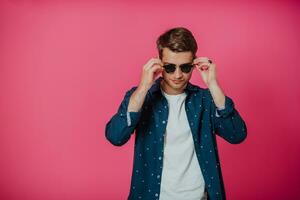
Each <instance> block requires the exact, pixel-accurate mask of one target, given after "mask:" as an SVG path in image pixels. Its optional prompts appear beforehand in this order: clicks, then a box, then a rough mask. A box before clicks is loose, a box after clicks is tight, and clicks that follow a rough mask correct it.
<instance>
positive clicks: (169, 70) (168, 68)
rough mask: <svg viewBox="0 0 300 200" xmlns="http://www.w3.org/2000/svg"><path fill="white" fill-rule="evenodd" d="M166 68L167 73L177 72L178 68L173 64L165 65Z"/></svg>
mask: <svg viewBox="0 0 300 200" xmlns="http://www.w3.org/2000/svg"><path fill="white" fill-rule="evenodd" d="M164 68H165V70H166V72H167V73H171V72H175V69H176V66H175V65H173V64H167V65H164Z"/></svg>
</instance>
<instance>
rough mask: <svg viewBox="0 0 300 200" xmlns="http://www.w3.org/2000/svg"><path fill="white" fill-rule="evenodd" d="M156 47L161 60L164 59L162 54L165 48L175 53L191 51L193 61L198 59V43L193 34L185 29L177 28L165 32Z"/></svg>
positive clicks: (157, 41)
mask: <svg viewBox="0 0 300 200" xmlns="http://www.w3.org/2000/svg"><path fill="white" fill-rule="evenodd" d="M156 46H157V50H158V53H159V58H160V59H162V52H163V48H165V47H167V48H169V49H170V50H171V51H174V52H186V51H191V52H192V54H193V59H195V58H196V52H197V50H198V46H197V42H196V40H195V38H194V36H193V34H192V32H191V31H189V30H188V29H187V28H184V27H175V28H172V29H169V30H167V31H165V32H164V33H163V34H161V35H160V36H159V37H158V38H157V40H156Z"/></svg>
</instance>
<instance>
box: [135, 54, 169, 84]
mask: <svg viewBox="0 0 300 200" xmlns="http://www.w3.org/2000/svg"><path fill="white" fill-rule="evenodd" d="M163 70H164V68H163V63H162V61H161V59H159V57H157V58H151V59H150V60H149V61H148V62H147V63H146V64H145V65H144V66H143V71H142V77H141V82H140V84H139V87H142V88H144V89H146V90H149V89H150V88H151V86H152V84H153V83H154V81H155V79H156V78H157V77H158V75H159V74H160V73H161V72H162V71H163Z"/></svg>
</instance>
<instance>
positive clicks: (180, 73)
mask: <svg viewBox="0 0 300 200" xmlns="http://www.w3.org/2000/svg"><path fill="white" fill-rule="evenodd" d="M181 77H182V71H181V69H180V68H179V67H178V68H176V70H175V78H176V79H179V78H181Z"/></svg>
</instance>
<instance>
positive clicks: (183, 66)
mask: <svg viewBox="0 0 300 200" xmlns="http://www.w3.org/2000/svg"><path fill="white" fill-rule="evenodd" d="M193 66H194V64H192V63H184V64H181V65H179V67H180V70H181V71H182V72H183V73H189V72H190V71H191V70H192V68H193ZM163 67H164V68H165V71H166V72H167V73H173V72H175V70H176V65H175V64H173V63H168V64H165V65H164V66H163Z"/></svg>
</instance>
